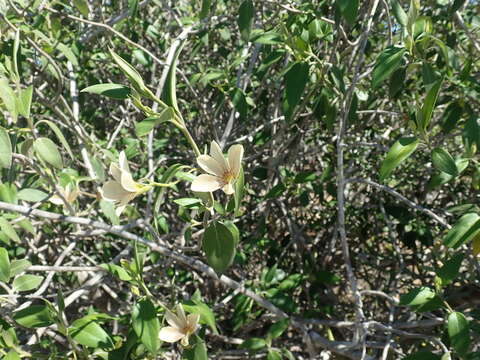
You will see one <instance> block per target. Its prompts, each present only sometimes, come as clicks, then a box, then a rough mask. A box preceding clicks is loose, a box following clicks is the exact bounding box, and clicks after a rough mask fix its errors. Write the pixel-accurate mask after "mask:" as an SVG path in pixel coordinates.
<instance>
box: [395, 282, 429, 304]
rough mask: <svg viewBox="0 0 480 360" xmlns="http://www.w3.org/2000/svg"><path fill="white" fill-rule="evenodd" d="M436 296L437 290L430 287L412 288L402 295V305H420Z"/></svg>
mask: <svg viewBox="0 0 480 360" xmlns="http://www.w3.org/2000/svg"><path fill="white" fill-rule="evenodd" d="M435 296H436V294H435V291H433V290H432V289H430V288H428V287H420V288H416V289H413V290H411V291H410V292H409V293H408V294H404V295H401V296H400V305H408V306H418V305H424V304H426V303H427V302H429V301H430V300H432V299H433V298H434V297H435Z"/></svg>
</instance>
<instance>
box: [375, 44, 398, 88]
mask: <svg viewBox="0 0 480 360" xmlns="http://www.w3.org/2000/svg"><path fill="white" fill-rule="evenodd" d="M406 51H407V50H406V49H405V48H404V47H400V46H394V45H392V46H389V47H387V48H386V49H385V50H383V52H382V53H381V54H380V56H379V57H378V60H377V62H376V64H375V67H374V68H373V72H372V87H373V88H374V89H375V88H377V87H379V86H380V85H381V84H382V82H384V81H385V80H386V79H388V78H389V77H390V75H392V74H393V73H394V71H395V70H397V69H398V68H399V67H400V65H402V60H403V55H404V54H405V52H406Z"/></svg>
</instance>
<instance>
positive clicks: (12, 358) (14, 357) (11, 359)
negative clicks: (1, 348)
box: [3, 350, 21, 360]
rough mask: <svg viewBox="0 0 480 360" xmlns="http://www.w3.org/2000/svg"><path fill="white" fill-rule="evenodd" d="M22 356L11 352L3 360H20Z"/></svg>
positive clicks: (13, 351)
mask: <svg viewBox="0 0 480 360" xmlns="http://www.w3.org/2000/svg"><path fill="white" fill-rule="evenodd" d="M20 359H21V358H20V355H18V353H17V352H16V351H15V350H10V351H9V352H8V353H7V355H5V357H4V358H3V360H20Z"/></svg>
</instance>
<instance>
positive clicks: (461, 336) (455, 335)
mask: <svg viewBox="0 0 480 360" xmlns="http://www.w3.org/2000/svg"><path fill="white" fill-rule="evenodd" d="M447 329H448V336H449V338H450V343H451V344H452V347H453V348H454V349H455V351H456V352H457V353H458V354H459V355H462V356H463V355H465V354H466V352H467V351H468V348H469V347H470V334H469V330H470V325H469V322H468V320H467V319H466V317H465V315H463V314H462V313H460V312H456V311H454V312H452V313H450V315H448V319H447Z"/></svg>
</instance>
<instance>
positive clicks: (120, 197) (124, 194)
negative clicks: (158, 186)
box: [101, 151, 151, 215]
mask: <svg viewBox="0 0 480 360" xmlns="http://www.w3.org/2000/svg"><path fill="white" fill-rule="evenodd" d="M110 175H112V177H113V178H114V180H109V181H107V182H106V183H105V184H104V185H103V187H102V190H101V193H102V197H103V198H104V199H105V200H108V201H116V202H118V207H117V209H116V211H115V212H116V213H117V215H120V214H121V212H122V211H123V209H124V208H125V206H127V204H128V203H129V202H130V201H132V200H133V199H134V198H135V197H136V196H137V195H139V194H142V193H144V192H147V191H148V190H150V188H151V186H150V185H144V184H140V183H138V182H136V181H134V180H133V178H132V174H131V173H130V169H129V167H128V162H127V157H126V156H125V152H123V151H122V152H121V153H120V156H119V157H118V165H117V164H115V163H111V164H110Z"/></svg>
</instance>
